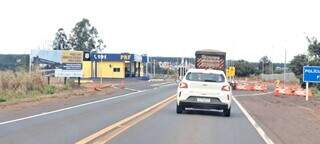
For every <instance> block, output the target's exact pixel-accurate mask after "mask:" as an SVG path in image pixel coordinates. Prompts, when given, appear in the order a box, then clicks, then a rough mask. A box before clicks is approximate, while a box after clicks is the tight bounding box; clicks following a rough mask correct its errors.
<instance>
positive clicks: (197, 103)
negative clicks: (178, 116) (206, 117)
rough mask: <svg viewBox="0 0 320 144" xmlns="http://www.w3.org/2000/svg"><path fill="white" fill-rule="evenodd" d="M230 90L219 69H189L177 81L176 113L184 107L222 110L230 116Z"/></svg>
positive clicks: (180, 111)
mask: <svg viewBox="0 0 320 144" xmlns="http://www.w3.org/2000/svg"><path fill="white" fill-rule="evenodd" d="M231 99H232V90H231V87H230V85H229V83H228V82H227V79H226V76H225V74H224V72H223V71H221V70H206V69H190V70H189V71H188V72H187V74H186V75H185V77H184V78H183V79H182V81H181V82H180V83H179V87H178V91H177V113H182V112H183V111H184V110H185V108H196V109H217V110H223V113H224V115H225V116H230V111H231Z"/></svg>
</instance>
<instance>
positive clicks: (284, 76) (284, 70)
mask: <svg viewBox="0 0 320 144" xmlns="http://www.w3.org/2000/svg"><path fill="white" fill-rule="evenodd" d="M286 63H287V49H286V48H284V64H283V88H285V86H286Z"/></svg>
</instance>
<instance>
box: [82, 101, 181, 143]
mask: <svg viewBox="0 0 320 144" xmlns="http://www.w3.org/2000/svg"><path fill="white" fill-rule="evenodd" d="M174 100H175V95H173V96H170V97H168V98H166V99H164V100H162V101H160V102H158V103H157V104H155V105H153V106H150V107H148V108H146V109H144V110H142V111H140V112H138V113H136V114H134V115H132V116H129V117H127V118H125V119H122V120H120V121H118V122H116V123H114V124H112V125H110V126H108V127H106V128H104V129H102V130H99V131H98V132H96V133H94V134H92V135H90V136H88V137H86V138H84V139H82V140H80V141H78V142H76V144H88V143H94V144H104V143H107V142H108V141H110V140H111V139H113V138H114V137H116V136H117V135H119V134H121V133H122V132H124V131H126V130H127V129H129V128H130V127H132V126H134V125H136V124H137V123H139V122H140V121H142V120H144V119H146V118H147V117H149V116H151V115H153V114H154V113H156V112H158V111H159V110H161V109H162V108H164V107H165V106H167V105H168V104H169V103H171V102H172V101H174Z"/></svg>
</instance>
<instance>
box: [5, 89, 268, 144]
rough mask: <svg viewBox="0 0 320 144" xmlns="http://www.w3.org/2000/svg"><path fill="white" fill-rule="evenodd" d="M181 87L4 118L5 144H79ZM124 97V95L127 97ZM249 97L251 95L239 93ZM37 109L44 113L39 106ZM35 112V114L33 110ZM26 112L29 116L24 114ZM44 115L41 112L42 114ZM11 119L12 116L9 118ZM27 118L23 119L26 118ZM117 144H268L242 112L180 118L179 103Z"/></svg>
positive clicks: (198, 113) (136, 127) (129, 93)
mask: <svg viewBox="0 0 320 144" xmlns="http://www.w3.org/2000/svg"><path fill="white" fill-rule="evenodd" d="M175 91H176V85H166V86H160V87H156V88H151V89H150V88H148V89H142V88H139V91H136V92H133V91H126V92H123V93H116V94H114V95H112V96H108V97H106V98H105V99H100V100H99V101H94V102H89V103H88V102H86V104H82V105H79V104H78V105H76V106H73V107H68V108H67V109H65V108H62V109H61V108H60V109H58V110H55V111H53V112H52V111H51V112H49V113H48V112H41V113H38V114H31V113H30V115H29V116H31V117H27V118H25V117H26V116H25V115H22V114H21V116H19V115H16V116H15V117H12V116H8V117H10V119H8V118H7V117H6V113H0V114H1V116H0V143H1V144H2V143H3V144H11V143H12V144H15V143H23V144H38V143H39V144H43V143H46V144H57V143H59V144H60V143H67V144H68V143H75V142H77V141H79V140H81V139H83V138H85V137H87V136H89V135H91V134H93V133H95V132H97V131H99V130H101V129H103V128H105V127H107V126H109V125H112V124H113V123H115V122H117V121H119V120H122V119H124V118H126V117H129V116H131V115H133V114H135V113H137V112H139V111H141V110H143V109H146V108H148V107H150V106H152V105H154V104H155V103H157V102H159V101H161V100H163V99H165V98H168V97H170V96H172V95H174V94H175ZM124 94H125V95H124ZM237 94H239V95H241V96H245V95H246V94H247V93H246V92H241V93H240V92H236V91H235V92H234V95H237ZM38 109H41V107H39V108H38ZM31 110H34V109H31ZM21 111H28V109H24V110H21ZM38 111H41V110H38ZM8 115H9V114H8ZM21 118H22V119H21ZM109 143H114V144H128V143H136V144H142V143H148V144H164V143H166V144H170V143H172V144H189V143H199V144H206V143H210V144H212V143H215V144H219V143H221V144H222V143H223V144H225V143H234V144H260V143H262V144H263V143H265V142H264V141H263V139H262V138H261V137H260V136H259V134H258V133H257V131H256V129H255V128H254V127H253V126H252V125H251V124H250V122H249V121H248V119H247V118H246V117H245V115H244V114H243V113H242V112H241V110H240V109H239V107H238V106H237V105H236V104H235V103H233V105H232V113H231V117H224V116H222V114H221V113H219V112H215V111H214V112H203V111H189V112H186V113H184V114H179V115H178V114H176V112H175V102H172V103H170V104H169V105H168V106H166V107H164V108H163V109H161V110H160V111H158V112H157V113H155V114H153V115H151V116H150V117H148V118H146V119H144V120H143V121H141V122H139V123H137V124H136V125H134V126H133V127H131V128H129V129H128V130H126V131H124V132H122V133H121V134H119V135H118V136H116V137H115V138H114V139H112V140H111V141H109Z"/></svg>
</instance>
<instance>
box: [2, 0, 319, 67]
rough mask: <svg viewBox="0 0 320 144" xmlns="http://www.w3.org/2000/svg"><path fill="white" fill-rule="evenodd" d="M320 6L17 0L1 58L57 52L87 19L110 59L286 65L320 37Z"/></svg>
mask: <svg viewBox="0 0 320 144" xmlns="http://www.w3.org/2000/svg"><path fill="white" fill-rule="evenodd" d="M319 4H320V1H319V2H317V1H316V0H299V1H298V0H265V1H260V0H241V1H239V0H161V1H153V0H136V1H133V0H127V1H125V0H113V1H109V0H104V1H101V0H100V1H99V0H90V1H89V0H86V1H85V0H67V1H66V0H50V1H49V0H28V1H26V0H10V1H1V2H0V18H1V21H0V27H1V28H2V29H1V33H0V42H1V45H0V54H16V53H19V54H21V53H27V54H28V53H30V51H31V49H50V45H51V44H52V40H53V39H54V36H55V33H56V32H57V30H58V29H59V28H64V30H65V32H66V33H67V34H69V33H70V31H71V29H72V28H73V27H74V26H75V24H76V23H77V22H79V21H80V20H81V19H82V18H87V19H89V20H90V23H91V24H92V25H93V26H95V27H96V28H97V29H98V32H99V35H100V37H101V38H102V39H103V40H104V42H105V44H106V45H107V49H106V50H105V51H106V52H110V53H116V52H129V53H137V54H148V55H150V56H178V57H194V53H195V51H196V50H200V49H217V50H221V51H226V52H227V58H228V59H234V60H235V59H244V60H248V61H251V62H255V61H259V59H260V58H261V57H262V56H265V55H267V56H269V57H270V59H271V60H272V61H273V62H284V59H285V58H284V55H285V54H284V53H285V49H286V51H287V61H290V60H291V59H292V58H293V56H295V55H297V54H305V53H306V52H307V47H308V42H307V40H306V38H305V37H306V36H315V37H318V38H320V19H319V14H320V13H319V9H318V5H319Z"/></svg>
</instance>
